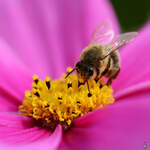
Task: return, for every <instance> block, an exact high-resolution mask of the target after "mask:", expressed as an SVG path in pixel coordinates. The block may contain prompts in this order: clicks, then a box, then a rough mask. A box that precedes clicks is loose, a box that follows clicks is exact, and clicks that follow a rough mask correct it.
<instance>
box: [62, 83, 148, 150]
mask: <svg viewBox="0 0 150 150" xmlns="http://www.w3.org/2000/svg"><path fill="white" fill-rule="evenodd" d="M149 91H150V85H149V86H148V87H147V88H145V90H144V91H143V90H141V91H140V90H139V91H138V92H136V93H134V94H129V95H126V96H124V97H122V101H117V102H116V103H115V104H112V105H110V106H108V107H106V108H104V109H101V110H97V111H95V112H93V113H90V114H88V115H87V116H85V117H83V118H81V119H78V120H76V122H75V125H74V127H73V128H72V130H70V131H69V132H68V133H66V134H65V138H64V141H63V143H62V147H61V148H62V149H63V150H64V149H66V150H67V149H68V150H69V149H72V150H76V149H78V150H80V149H81V150H82V149H86V150H93V149H94V150H99V149H102V150H142V149H144V148H145V147H146V148H147V149H149V148H150V147H149V146H150V128H149V127H150V101H149V99H150V92H149ZM61 148H60V149H61ZM146 148H145V149H146Z"/></svg>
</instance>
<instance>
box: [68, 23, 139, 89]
mask: <svg viewBox="0 0 150 150" xmlns="http://www.w3.org/2000/svg"><path fill="white" fill-rule="evenodd" d="M136 35H137V32H128V33H123V34H119V35H117V36H114V31H113V29H112V26H111V23H110V22H109V21H105V22H102V23H101V24H99V25H98V26H97V27H96V28H95V30H94V31H93V33H92V36H91V41H90V43H89V44H88V46H87V47H85V49H84V50H83V52H82V53H81V55H80V61H78V62H77V63H76V64H75V67H74V69H73V70H72V71H71V72H69V73H68V74H67V76H66V78H67V77H68V76H69V75H70V74H71V73H72V72H73V71H75V70H76V72H77V75H78V77H79V78H81V79H83V80H84V82H87V85H88V80H89V79H90V78H93V79H95V81H96V82H97V81H98V80H99V79H100V78H102V77H103V76H104V77H107V78H108V81H107V85H110V84H111V83H112V81H113V80H114V79H115V78H116V77H117V75H118V74H119V72H120V59H119V53H118V49H119V48H121V47H122V46H124V45H125V44H127V43H129V42H130V41H132V40H133V39H134V38H135V37H136ZM88 89H89V85H88ZM89 91H90V90H89Z"/></svg>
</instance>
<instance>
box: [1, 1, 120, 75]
mask: <svg viewBox="0 0 150 150" xmlns="http://www.w3.org/2000/svg"><path fill="white" fill-rule="evenodd" d="M0 8H1V9H0V20H1V24H0V35H1V36H2V37H3V38H4V39H5V40H7V41H8V43H9V44H10V45H11V46H12V47H13V50H14V51H16V53H17V55H18V56H19V57H20V58H21V59H22V60H23V61H24V62H25V63H26V64H27V65H28V67H30V68H31V69H32V70H33V72H34V73H35V74H40V75H41V76H42V77H45V76H47V75H49V74H50V76H51V77H60V75H61V73H62V71H65V70H66V66H69V65H71V66H73V65H74V63H75V61H76V59H77V58H79V54H80V53H81V50H82V49H83V48H84V47H85V46H86V45H87V44H88V41H89V40H90V35H91V32H92V31H93V29H94V27H95V26H96V25H97V24H99V22H101V21H102V20H105V19H109V20H111V21H112V23H113V26H114V29H115V31H116V32H117V31H118V24H117V21H116V17H115V14H114V12H113V9H112V7H111V5H110V3H109V2H108V1H107V0H95V1H91V0H83V1H80V0H75V1H70V0H67V1H66V0H62V1H56V0H51V1H50V0H45V1H40V0H37V1H34V0H30V1H28V0H21V1H18V0H13V1H9V0H2V1H1V3H0Z"/></svg>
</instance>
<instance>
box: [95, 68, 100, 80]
mask: <svg viewBox="0 0 150 150" xmlns="http://www.w3.org/2000/svg"><path fill="white" fill-rule="evenodd" d="M99 79H100V77H99V69H98V68H96V77H95V79H94V80H95V82H96V83H97V82H98V80H99Z"/></svg>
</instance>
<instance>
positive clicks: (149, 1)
mask: <svg viewBox="0 0 150 150" xmlns="http://www.w3.org/2000/svg"><path fill="white" fill-rule="evenodd" d="M111 3H112V5H113V7H114V9H115V11H116V14H117V16H118V19H119V21H120V25H121V28H122V32H127V31H133V30H137V29H139V28H140V27H142V25H143V24H144V23H145V22H146V21H147V20H148V19H149V18H150V0H111Z"/></svg>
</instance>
